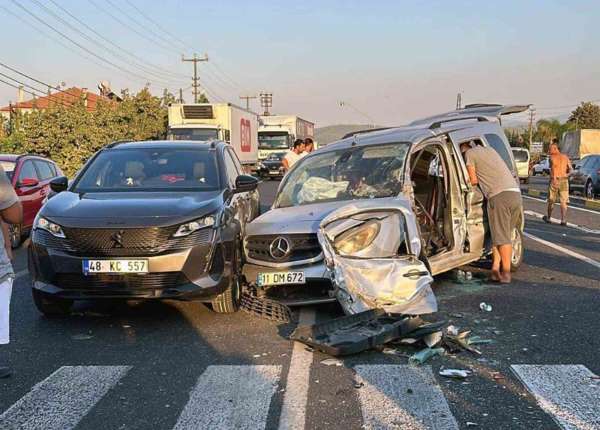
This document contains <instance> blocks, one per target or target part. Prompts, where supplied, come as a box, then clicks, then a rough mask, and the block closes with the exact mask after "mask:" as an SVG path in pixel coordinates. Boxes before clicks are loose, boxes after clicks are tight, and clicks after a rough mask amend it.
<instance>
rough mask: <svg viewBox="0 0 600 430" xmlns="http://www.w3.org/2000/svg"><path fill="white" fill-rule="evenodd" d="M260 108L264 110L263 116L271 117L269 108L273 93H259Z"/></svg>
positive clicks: (271, 105) (271, 104)
mask: <svg viewBox="0 0 600 430" xmlns="http://www.w3.org/2000/svg"><path fill="white" fill-rule="evenodd" d="M260 106H261V107H262V108H263V109H264V110H265V112H264V114H263V115H265V116H268V115H271V113H270V112H269V108H270V107H273V93H260Z"/></svg>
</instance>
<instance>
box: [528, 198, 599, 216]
mask: <svg viewBox="0 0 600 430" xmlns="http://www.w3.org/2000/svg"><path fill="white" fill-rule="evenodd" d="M521 196H522V197H523V198H524V199H531V200H537V201H539V202H542V203H546V204H548V202H547V201H546V200H544V199H539V198H537V197H531V196H528V195H526V194H521ZM554 204H555V205H558V204H559V203H554ZM567 206H568V208H569V209H576V210H578V211H584V212H589V213H592V214H596V215H600V212H598V211H594V210H591V209H586V208H580V207H577V206H571V205H567Z"/></svg>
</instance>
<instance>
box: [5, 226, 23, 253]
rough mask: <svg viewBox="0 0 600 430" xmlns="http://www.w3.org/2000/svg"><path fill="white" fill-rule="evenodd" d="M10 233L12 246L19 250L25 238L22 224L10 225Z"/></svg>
mask: <svg viewBox="0 0 600 430" xmlns="http://www.w3.org/2000/svg"><path fill="white" fill-rule="evenodd" d="M8 231H9V233H10V246H11V248H12V249H17V248H18V247H19V246H21V240H22V238H23V230H22V228H21V224H10V225H9V226H8Z"/></svg>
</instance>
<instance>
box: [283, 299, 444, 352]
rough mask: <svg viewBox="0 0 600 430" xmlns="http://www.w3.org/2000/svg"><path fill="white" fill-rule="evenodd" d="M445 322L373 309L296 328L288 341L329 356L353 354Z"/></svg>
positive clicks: (431, 329)
mask: <svg viewBox="0 0 600 430" xmlns="http://www.w3.org/2000/svg"><path fill="white" fill-rule="evenodd" d="M444 324H445V323H444V322H442V323H433V324H432V323H427V322H425V321H423V320H422V319H421V318H420V317H417V316H406V315H392V314H388V313H387V312H385V311H384V310H383V309H372V310H368V311H364V312H360V313H357V314H354V315H348V316H344V317H340V318H335V319H332V320H329V321H327V322H325V323H320V324H315V325H310V326H299V327H297V328H296V330H294V332H293V333H292V334H291V336H290V339H292V340H295V341H298V342H302V343H304V344H306V345H308V346H310V347H312V348H314V349H316V350H318V351H321V352H324V353H326V354H329V355H332V356H335V357H337V356H342V355H350V354H356V353H359V352H362V351H365V350H368V349H372V348H376V347H380V346H382V345H384V344H386V343H388V342H391V341H394V340H396V339H400V338H403V337H412V336H413V334H414V335H415V336H418V337H421V336H425V335H427V334H429V333H433V332H435V331H439V330H440V327H441V326H442V325H444Z"/></svg>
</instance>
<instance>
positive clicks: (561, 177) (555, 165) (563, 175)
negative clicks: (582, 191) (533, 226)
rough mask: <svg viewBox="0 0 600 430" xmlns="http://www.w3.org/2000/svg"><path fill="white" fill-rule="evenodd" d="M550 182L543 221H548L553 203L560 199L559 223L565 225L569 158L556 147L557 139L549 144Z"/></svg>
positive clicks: (569, 169)
mask: <svg viewBox="0 0 600 430" xmlns="http://www.w3.org/2000/svg"><path fill="white" fill-rule="evenodd" d="M549 152H550V182H549V184H548V215H547V216H544V221H545V222H547V223H550V219H552V210H553V209H554V203H555V202H556V201H557V200H558V201H560V225H567V204H568V203H569V172H570V171H571V160H569V157H567V156H566V155H565V154H563V153H561V152H560V150H559V149H558V139H557V138H554V139H552V144H551V145H550V151H549Z"/></svg>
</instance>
